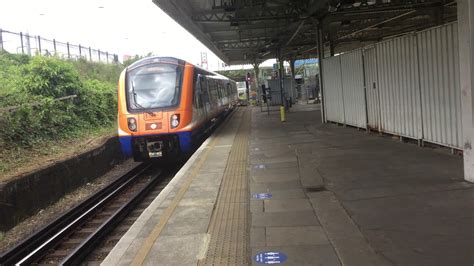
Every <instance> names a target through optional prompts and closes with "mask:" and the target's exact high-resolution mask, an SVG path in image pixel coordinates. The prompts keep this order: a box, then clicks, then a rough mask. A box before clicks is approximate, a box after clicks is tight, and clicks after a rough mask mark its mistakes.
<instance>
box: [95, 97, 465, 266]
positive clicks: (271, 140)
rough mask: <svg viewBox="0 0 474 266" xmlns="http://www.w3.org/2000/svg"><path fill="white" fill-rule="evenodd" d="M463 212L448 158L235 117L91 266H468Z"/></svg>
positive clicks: (392, 143)
mask: <svg viewBox="0 0 474 266" xmlns="http://www.w3.org/2000/svg"><path fill="white" fill-rule="evenodd" d="M473 203H474V185H473V184H469V183H466V182H464V181H463V180H462V158H461V157H459V156H456V155H451V154H449V152H448V151H445V150H443V149H429V148H420V147H417V146H416V145H413V144H409V143H401V142H399V141H397V140H394V139H391V138H388V137H382V136H379V135H376V134H367V133H366V132H365V131H360V130H357V129H354V128H350V127H342V126H337V125H333V124H322V123H321V118H320V111H319V105H315V104H314V105H296V106H294V107H293V108H292V110H291V112H290V113H288V114H287V122H285V123H281V122H279V117H278V113H277V112H271V113H270V115H268V114H267V113H264V112H260V108H252V107H248V108H241V109H239V110H238V111H236V112H234V114H233V116H232V117H231V118H229V119H228V121H227V122H225V124H224V125H223V126H222V127H221V128H220V129H219V130H218V131H217V132H216V133H215V134H214V135H213V136H212V137H211V138H210V139H208V140H207V141H206V142H205V143H204V144H203V146H202V147H201V148H200V149H199V150H198V151H197V152H196V153H195V154H194V155H193V156H192V158H191V159H190V160H189V161H188V163H186V165H185V166H184V167H183V169H181V170H180V172H179V173H178V174H177V175H176V177H175V178H174V179H173V180H172V182H171V183H170V184H169V185H168V186H167V187H166V188H165V190H163V192H162V193H161V194H160V195H159V196H158V197H157V198H156V199H155V200H154V201H153V203H152V204H151V205H150V206H149V208H147V209H146V210H145V212H144V213H143V214H142V215H141V216H140V217H139V219H138V220H137V221H136V223H135V224H134V225H133V226H132V227H131V228H130V230H129V231H128V232H127V233H126V235H125V236H124V237H123V238H122V239H121V240H120V242H119V243H118V244H117V246H116V247H115V248H114V250H113V251H112V252H111V253H110V254H109V256H108V257H107V258H106V259H105V260H104V262H103V265H129V264H132V265H196V264H199V265H251V264H252V265H260V264H265V263H267V264H279V263H281V264H285V265H473V262H474V261H473V254H474V240H473V232H474V231H473V218H474V217H473V215H474V205H473Z"/></svg>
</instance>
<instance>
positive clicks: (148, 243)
mask: <svg viewBox="0 0 474 266" xmlns="http://www.w3.org/2000/svg"><path fill="white" fill-rule="evenodd" d="M218 136H219V135H217V136H216V137H215V138H214V139H213V140H212V141H211V142H210V143H209V146H208V148H207V149H206V151H205V152H204V154H203V155H202V156H201V157H200V161H199V162H198V163H197V165H196V167H194V169H193V170H192V172H191V174H190V175H189V176H188V178H187V179H186V181H185V182H184V184H183V186H182V187H181V188H180V189H179V191H178V193H177V194H176V197H175V198H174V199H173V201H172V202H171V204H170V206H168V208H166V210H165V211H164V212H163V215H162V216H161V217H160V221H159V222H158V224H157V225H156V226H155V228H154V229H153V231H152V232H151V234H150V235H148V237H147V238H146V239H145V241H144V242H143V244H142V246H141V247H140V249H139V250H138V253H137V254H136V255H135V258H134V259H133V261H132V263H131V265H133V266H139V265H142V264H143V262H144V261H145V258H146V257H147V255H148V253H150V250H151V248H152V247H153V245H154V244H155V241H156V239H157V238H158V237H159V236H160V234H161V232H162V231H163V229H164V228H165V226H166V224H167V223H168V220H169V219H170V218H171V215H172V214H173V212H174V211H175V209H176V207H177V206H178V204H179V202H180V201H181V200H182V198H183V197H184V194H185V193H186V191H188V189H189V186H190V185H191V182H192V181H193V179H194V177H195V176H196V175H197V173H198V171H199V170H200V169H201V167H202V166H203V164H204V162H205V161H206V159H207V157H208V156H209V153H210V152H211V150H212V149H213V148H214V146H215V142H216V140H217V138H218Z"/></svg>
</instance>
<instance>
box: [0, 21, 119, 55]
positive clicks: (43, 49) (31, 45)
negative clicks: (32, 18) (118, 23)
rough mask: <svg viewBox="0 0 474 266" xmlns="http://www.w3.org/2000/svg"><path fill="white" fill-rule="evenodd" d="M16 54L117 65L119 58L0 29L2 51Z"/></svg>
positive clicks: (81, 47)
mask: <svg viewBox="0 0 474 266" xmlns="http://www.w3.org/2000/svg"><path fill="white" fill-rule="evenodd" d="M2 50H4V51H7V52H9V53H14V54H28V55H43V56H57V57H59V58H62V59H68V60H79V59H84V60H87V61H92V62H102V63H117V62H118V56H117V55H116V54H111V53H109V52H108V51H101V50H100V49H93V48H91V47H90V46H89V47H87V46H83V45H80V44H71V43H69V42H60V41H56V39H52V40H50V39H45V38H43V37H41V36H39V35H36V36H34V35H29V34H28V33H23V32H12V31H7V30H3V29H0V51H2Z"/></svg>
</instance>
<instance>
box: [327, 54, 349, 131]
mask: <svg viewBox="0 0 474 266" xmlns="http://www.w3.org/2000/svg"><path fill="white" fill-rule="evenodd" d="M323 66H324V67H323V83H324V107H325V111H326V119H327V120H328V121H332V122H339V123H345V120H344V99H343V94H342V79H341V59H340V56H335V57H330V58H326V59H323Z"/></svg>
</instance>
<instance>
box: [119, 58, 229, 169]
mask: <svg viewBox="0 0 474 266" xmlns="http://www.w3.org/2000/svg"><path fill="white" fill-rule="evenodd" d="M237 101H238V95H237V87H236V83H235V82H234V81H233V80H230V79H228V78H226V77H224V76H222V75H219V74H217V73H214V72H210V71H208V70H205V69H202V68H200V67H197V66H195V65H192V64H190V63H188V62H185V61H183V60H180V59H176V58H170V57H148V58H144V59H142V60H140V61H137V62H136V63H134V64H132V65H131V66H129V67H127V68H126V69H125V70H124V71H123V72H122V74H121V75H120V80H119V84H118V134H119V138H120V143H121V146H122V151H123V153H124V155H125V156H127V157H130V156H133V158H134V159H135V160H136V161H147V160H150V159H154V158H169V159H173V158H176V157H178V156H180V155H182V154H187V153H189V152H191V151H192V150H193V148H194V146H195V144H196V143H198V142H199V141H200V140H201V139H202V137H203V136H205V135H206V133H207V132H208V131H209V130H210V129H211V128H212V127H213V126H214V125H215V122H216V121H217V120H218V119H219V118H221V117H223V116H225V115H226V114H227V113H229V111H230V110H231V109H232V108H233V107H234V106H235V105H236V104H237Z"/></svg>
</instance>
